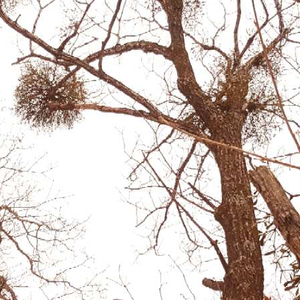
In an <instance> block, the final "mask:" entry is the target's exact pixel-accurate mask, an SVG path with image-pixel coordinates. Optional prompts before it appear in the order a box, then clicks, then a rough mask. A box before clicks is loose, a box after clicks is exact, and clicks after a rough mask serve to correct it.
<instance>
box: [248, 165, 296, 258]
mask: <svg viewBox="0 0 300 300" xmlns="http://www.w3.org/2000/svg"><path fill="white" fill-rule="evenodd" d="M249 175H250V177H251V180H252V183H253V184H254V186H255V187H256V189H257V190H258V191H259V193H260V194H261V195H262V197H263V198H264V200H265V202H266V204H267V205H268V208H269V209H270V211H271V213H272V215H273V217H274V223H275V226H276V228H277V229H278V230H279V231H280V233H281V235H282V237H283V238H284V239H285V241H286V244H287V246H288V247H289V249H290V250H291V251H292V252H293V253H294V254H295V256H296V258H297V260H298V262H300V215H299V213H298V212H297V211H296V209H295V208H294V206H293V205H292V203H291V201H290V200H289V199H288V197H287V196H286V193H285V191H284V189H283V188H282V186H281V184H280V182H279V181H278V180H277V179H276V177H275V176H274V175H273V173H272V171H271V170H270V169H268V168H267V167H264V166H261V167H258V168H256V169H255V170H253V171H250V172H249Z"/></svg>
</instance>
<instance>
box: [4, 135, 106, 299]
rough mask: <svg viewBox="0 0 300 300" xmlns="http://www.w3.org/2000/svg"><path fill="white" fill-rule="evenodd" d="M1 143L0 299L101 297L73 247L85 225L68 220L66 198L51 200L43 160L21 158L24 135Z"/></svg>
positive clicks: (84, 259)
mask: <svg viewBox="0 0 300 300" xmlns="http://www.w3.org/2000/svg"><path fill="white" fill-rule="evenodd" d="M0 140H1V148H0V191H1V205H0V251H1V261H0V265H1V273H0V299H3V300H17V299H29V298H30V299H31V297H34V298H38V299H58V298H59V299H71V298H72V299H87V298H89V297H95V296H96V297H99V296H101V295H103V290H104V288H103V287H102V286H100V284H99V283H98V282H97V274H96V273H95V272H91V271H90V270H89V264H90V260H91V258H89V257H88V256H87V255H86V254H85V253H84V251H83V249H80V248H79V247H78V246H76V245H75V242H78V241H79V240H80V239H81V238H82V234H83V233H84V222H81V223H80V222H79V221H78V220H67V219H66V218H65V217H64V215H65V210H64V208H63V205H62V202H63V200H65V198H64V197H62V196H59V195H57V194H56V195H55V196H54V193H53V191H52V190H51V188H50V187H49V190H46V185H45V180H41V178H44V179H45V178H46V175H47V173H49V171H51V169H48V170H46V171H44V172H41V171H38V169H39V167H40V163H41V162H40V160H41V159H42V157H41V158H39V159H37V160H35V161H31V162H26V161H25V160H24V157H26V156H27V155H28V154H27V152H28V150H29V149H28V148H27V149H26V148H25V145H24V144H25V142H24V138H23V137H22V138H21V137H15V136H13V135H12V133H10V134H4V130H2V133H1V135H0ZM40 183H43V188H39V187H38V186H39V184H40ZM79 250H81V251H82V252H81V253H80V252H79ZM75 270H81V272H82V280H80V281H76V282H75V281H74V279H72V276H74V275H73V274H74V272H75ZM91 273H92V274H91ZM91 277H94V278H92V280H91ZM28 287H30V289H29V288H28Z"/></svg>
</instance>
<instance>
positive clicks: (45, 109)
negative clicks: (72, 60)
mask: <svg viewBox="0 0 300 300" xmlns="http://www.w3.org/2000/svg"><path fill="white" fill-rule="evenodd" d="M86 97H87V91H86V89H85V87H84V82H83V81H82V80H81V79H80V78H78V77H77V76H76V74H73V75H70V74H68V73H67V72H66V71H64V70H63V69H62V68H60V67H59V66H55V65H51V64H50V63H46V62H38V63H35V64H33V63H26V64H25V65H24V66H23V68H22V72H21V76H20V78H19V84H18V86H17V88H16V90H15V98H16V106H15V109H16V113H17V115H18V116H20V117H21V119H22V120H23V121H24V122H26V123H28V124H30V125H31V126H32V127H35V128H43V129H44V130H50V131H51V130H53V129H55V128H59V127H67V128H71V127H73V125H74V123H75V122H76V121H79V120H80V119H81V118H82V115H81V113H80V111H79V110H78V109H76V107H75V104H83V103H85V99H86Z"/></svg>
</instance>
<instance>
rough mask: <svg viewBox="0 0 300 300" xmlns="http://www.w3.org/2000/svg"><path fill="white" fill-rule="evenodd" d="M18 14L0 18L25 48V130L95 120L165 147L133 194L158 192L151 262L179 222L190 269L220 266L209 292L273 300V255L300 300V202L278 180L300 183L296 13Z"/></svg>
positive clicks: (77, 10)
mask: <svg viewBox="0 0 300 300" xmlns="http://www.w3.org/2000/svg"><path fill="white" fill-rule="evenodd" d="M9 3H10V1H5V0H1V1H0V18H1V19H2V21H3V22H4V23H6V24H7V25H8V26H9V27H10V28H11V29H13V30H14V32H16V33H17V34H18V35H19V36H22V37H23V38H24V40H23V43H22V55H21V56H20V57H18V58H17V60H16V62H15V63H16V64H17V65H21V68H22V70H23V71H22V75H21V77H20V80H19V85H18V86H17V87H16V91H15V98H16V101H15V107H16V113H17V114H18V115H19V116H20V117H21V119H22V120H23V121H25V122H28V123H29V124H31V125H32V126H33V127H39V128H43V129H45V130H54V129H55V128H57V127H60V126H64V127H68V128H70V127H72V125H73V124H74V122H76V121H77V120H80V119H81V116H82V115H84V111H85V110H96V111H99V112H102V113H111V114H122V115H127V116H131V117H135V118H138V119H140V121H141V122H143V121H146V122H148V124H149V126H151V128H152V129H153V133H154V134H153V144H152V145H148V147H147V148H146V149H145V148H144V149H134V153H133V155H130V157H131V159H132V160H131V162H132V163H133V166H132V172H131V174H130V176H129V180H130V182H129V187H128V188H129V189H130V190H131V191H132V192H133V193H134V192H135V193H136V194H137V195H139V193H142V195H145V193H146V192H148V198H147V200H145V201H133V205H134V206H135V207H136V208H137V210H138V211H139V215H138V221H137V223H138V224H137V225H141V224H144V225H145V224H146V225H147V228H150V230H149V235H148V237H149V241H150V242H149V245H148V248H147V250H154V251H157V252H159V246H160V237H161V235H162V234H163V231H164V229H166V227H167V226H168V225H169V224H170V223H171V224H173V222H175V223H176V226H175V227H176V230H177V232H178V234H181V235H180V236H181V237H182V248H183V250H184V252H185V253H186V255H187V256H186V257H187V258H188V261H189V262H190V263H191V264H197V255H199V254H200V253H201V252H203V251H204V250H203V248H205V247H208V248H209V249H210V251H209V256H210V257H211V258H217V259H218V262H219V265H218V267H219V268H220V270H222V272H223V274H222V275H220V274H221V273H220V271H218V272H217V273H216V274H215V275H213V276H214V279H211V278H205V279H204V280H203V284H204V285H205V286H207V287H209V288H211V289H212V290H218V291H220V292H221V293H222V299H225V300H229V299H230V300H238V299H239V300H240V299H247V300H254V299H255V300H258V299H263V297H269V296H268V295H265V296H264V294H268V293H269V292H270V291H264V274H266V276H269V275H268V274H267V273H268V272H265V271H264V268H265V269H266V270H267V269H268V266H267V265H266V264H269V261H268V260H266V258H265V255H266V254H268V255H272V256H273V259H274V261H275V262H276V264H277V266H280V267H281V268H282V272H283V273H284V274H285V275H286V274H288V276H290V279H288V280H285V281H283V282H281V283H282V284H283V286H284V287H285V289H286V290H292V291H293V292H294V295H293V296H292V297H294V296H295V297H296V295H297V293H298V284H299V282H300V280H299V278H300V277H299V261H298V259H299V257H300V253H299V246H297V245H299V241H298V236H299V230H300V229H299V228H300V227H299V226H298V224H300V223H299V219H300V217H299V214H298V212H297V210H296V209H295V208H294V207H293V201H291V200H292V199H293V198H294V199H295V198H296V196H295V194H299V193H298V192H296V193H294V192H293V193H290V194H287V193H288V192H285V191H284V189H283V187H282V186H281V184H280V182H279V181H278V180H277V179H276V177H275V176H274V174H273V171H275V168H277V167H279V166H280V167H281V168H282V169H283V170H285V172H289V169H290V170H292V171H290V172H293V173H291V174H295V175H293V176H299V174H298V172H299V169H300V166H299V164H297V159H298V155H299V151H300V144H299V128H300V125H299V122H298V121H297V115H298V111H299V100H298V98H299V95H298V94H299V93H298V90H299V84H298V79H299V63H298V61H299V57H298V55H299V54H298V45H299V43H300V39H299V32H298V28H297V27H298V23H299V4H298V1H280V0H272V1H264V0H251V1H242V0H232V1H222V0H221V1H200V0H145V1H135V0H117V1H109V2H108V1H97V0H92V1H78V0H73V1H69V2H68V4H66V3H65V2H64V1H59V0H51V1H42V0H35V1H32V2H30V3H29V4H27V6H26V8H27V10H25V9H24V6H23V5H21V4H18V3H15V2H13V3H14V4H16V5H14V7H13V10H9V9H7V7H8V6H9V5H8V4H9ZM27 11H28V12H27ZM54 14H55V18H56V20H57V22H51V19H52V18H53V16H54ZM46 25H47V26H46ZM99 117H100V115H99ZM116 120H117V117H116ZM276 134H278V135H279V134H281V136H282V139H281V140H279V143H281V145H275V144H274V143H273V138H274V136H275V135H276ZM104 142H105V141H104ZM282 147H283V148H284V150H281V148H282ZM288 168H289V169H288ZM251 180H252V182H253V185H252V184H251ZM274 191H276V193H274ZM258 194H260V195H261V196H259V195H258ZM286 195H289V197H288V196H286ZM137 198H139V197H137ZM272 198H276V201H275V200H274V202H273V201H272ZM289 198H290V199H289ZM139 199H140V198H139ZM262 199H264V202H263V201H262ZM149 200H151V201H149ZM280 208H282V209H280ZM283 208H284V209H283ZM278 233H280V235H281V236H280V235H278ZM204 240H205V241H204ZM264 259H265V264H264V265H263V260H264ZM277 270H278V269H277ZM283 270H284V271H283ZM215 279H216V280H215ZM272 296H273V295H272ZM283 297H285V296H283ZM266 299H268V298H266Z"/></svg>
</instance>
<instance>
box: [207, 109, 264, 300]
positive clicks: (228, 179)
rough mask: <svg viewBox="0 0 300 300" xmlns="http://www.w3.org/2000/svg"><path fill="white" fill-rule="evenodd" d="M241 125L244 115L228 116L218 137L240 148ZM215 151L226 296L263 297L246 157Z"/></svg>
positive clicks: (255, 299)
mask: <svg viewBox="0 0 300 300" xmlns="http://www.w3.org/2000/svg"><path fill="white" fill-rule="evenodd" d="M233 114H234V112H233ZM242 124H243V118H242V117H241V115H240V117H238V116H230V114H229V115H227V116H226V117H225V118H224V120H223V126H222V127H219V128H218V129H216V130H217V132H216V133H215V134H216V139H217V138H218V139H221V140H222V141H224V142H226V143H228V144H230V145H234V146H237V147H241V146H242V143H241V126H242ZM213 152H214V155H215V158H216V161H217V164H218V167H219V171H220V175H221V186H222V203H221V205H220V206H219V207H218V208H217V210H216V213H215V217H216V220H218V221H219V222H220V224H221V225H222V227H223V229H224V232H225V237H226V246H227V255H228V270H227V271H226V274H225V278H224V291H223V299H226V300H229V299H230V300H233V299H239V300H241V299H243V300H246V299H247V300H261V299H262V298H263V265H262V258H261V249H260V245H259V240H258V230H257V227H256V220H255V215H254V208H253V202H252V196H251V190H250V180H249V177H248V172H247V168H246V163H245V159H244V157H243V155H242V154H241V153H238V152H236V151H232V150H230V149H226V148H221V147H220V148H219V147H217V148H215V149H213Z"/></svg>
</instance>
